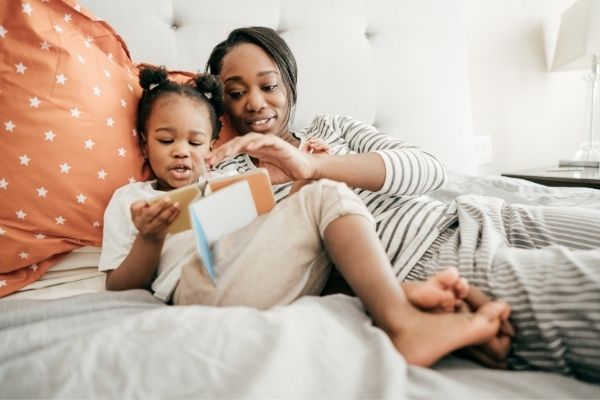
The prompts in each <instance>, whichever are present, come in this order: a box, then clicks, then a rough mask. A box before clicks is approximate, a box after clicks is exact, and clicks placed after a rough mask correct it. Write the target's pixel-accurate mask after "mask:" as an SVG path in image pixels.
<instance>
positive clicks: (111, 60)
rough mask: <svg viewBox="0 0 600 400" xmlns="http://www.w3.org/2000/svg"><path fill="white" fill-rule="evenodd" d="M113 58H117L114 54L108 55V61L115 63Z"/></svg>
mask: <svg viewBox="0 0 600 400" xmlns="http://www.w3.org/2000/svg"><path fill="white" fill-rule="evenodd" d="M113 58H115V56H113V53H108V61H110V62H113Z"/></svg>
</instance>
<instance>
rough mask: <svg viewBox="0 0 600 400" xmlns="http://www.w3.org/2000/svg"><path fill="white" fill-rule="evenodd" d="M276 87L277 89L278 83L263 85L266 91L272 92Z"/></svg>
mask: <svg viewBox="0 0 600 400" xmlns="http://www.w3.org/2000/svg"><path fill="white" fill-rule="evenodd" d="M275 89H277V84H274V85H266V86H263V90H264V91H265V92H272V91H273V90H275Z"/></svg>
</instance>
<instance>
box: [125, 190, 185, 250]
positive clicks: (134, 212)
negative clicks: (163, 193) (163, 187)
mask: <svg viewBox="0 0 600 400" xmlns="http://www.w3.org/2000/svg"><path fill="white" fill-rule="evenodd" d="M180 212H181V210H180V209H179V203H173V202H172V201H171V199H170V198H168V197H166V198H164V199H161V200H160V201H158V202H156V203H154V204H149V203H148V202H147V201H145V200H140V201H136V202H134V203H133V204H132V205H131V220H132V221H133V224H134V225H135V227H136V228H137V230H138V231H139V233H138V235H139V236H141V237H142V238H143V239H146V240H149V241H162V240H163V239H164V238H165V237H166V236H167V228H168V227H169V225H170V224H171V222H173V221H174V220H175V218H177V216H178V215H179V213H180Z"/></svg>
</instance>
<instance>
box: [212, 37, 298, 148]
mask: <svg viewBox="0 0 600 400" xmlns="http://www.w3.org/2000/svg"><path fill="white" fill-rule="evenodd" d="M219 77H220V79H221V81H222V82H223V84H224V86H225V107H226V111H227V114H228V116H229V119H230V120H231V123H232V125H233V126H234V128H235V129H236V130H237V131H238V132H239V133H240V134H246V133H248V132H258V133H272V134H276V135H278V136H282V135H283V134H284V133H287V124H286V120H287V115H286V114H287V112H288V111H287V101H288V99H287V94H286V93H287V92H286V89H285V85H284V82H283V79H282V77H281V73H280V71H279V68H278V67H277V64H275V62H274V61H273V60H272V59H271V58H270V57H269V56H268V55H267V53H266V52H265V51H264V50H263V49H261V48H260V47H258V46H256V45H254V44H241V45H238V46H236V47H234V48H233V49H231V50H230V51H229V53H227V55H226V56H225V57H224V58H223V62H222V67H221V73H220V74H219Z"/></svg>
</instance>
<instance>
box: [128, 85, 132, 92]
mask: <svg viewBox="0 0 600 400" xmlns="http://www.w3.org/2000/svg"><path fill="white" fill-rule="evenodd" d="M127 89H129V91H130V92H132V93H133V86H131V85H127Z"/></svg>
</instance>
